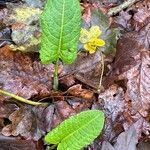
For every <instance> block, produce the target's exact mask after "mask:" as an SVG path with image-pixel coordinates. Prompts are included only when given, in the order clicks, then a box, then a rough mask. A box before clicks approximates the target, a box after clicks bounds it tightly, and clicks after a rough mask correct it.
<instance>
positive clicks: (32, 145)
mask: <svg viewBox="0 0 150 150" xmlns="http://www.w3.org/2000/svg"><path fill="white" fill-rule="evenodd" d="M0 146H1V147H0V150H6V149H7V150H44V147H43V146H41V144H40V142H33V141H32V140H21V139H17V138H13V137H5V136H2V135H1V136H0Z"/></svg>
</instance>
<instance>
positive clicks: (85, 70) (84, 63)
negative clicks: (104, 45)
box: [64, 51, 101, 90]
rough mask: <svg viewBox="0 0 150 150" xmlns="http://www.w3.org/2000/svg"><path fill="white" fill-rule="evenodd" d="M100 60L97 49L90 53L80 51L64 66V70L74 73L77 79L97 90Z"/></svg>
mask: <svg viewBox="0 0 150 150" xmlns="http://www.w3.org/2000/svg"><path fill="white" fill-rule="evenodd" d="M100 60H101V56H100V52H99V51H97V52H95V53H94V54H92V55H91V54H87V53H85V52H80V53H79V55H78V57H77V59H76V61H75V62H74V63H73V64H71V65H65V66H64V71H65V73H67V74H69V73H74V74H75V78H76V79H77V80H79V81H80V82H82V83H84V84H86V85H88V86H90V87H92V88H94V89H96V90H97V88H98V85H99V79H100V74H101V65H100Z"/></svg>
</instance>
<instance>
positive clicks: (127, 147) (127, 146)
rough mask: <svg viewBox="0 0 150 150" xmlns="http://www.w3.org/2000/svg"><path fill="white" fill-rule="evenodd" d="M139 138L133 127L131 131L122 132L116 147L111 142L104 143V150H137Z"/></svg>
mask: <svg viewBox="0 0 150 150" xmlns="http://www.w3.org/2000/svg"><path fill="white" fill-rule="evenodd" d="M137 143H138V138H137V134H136V130H135V127H134V126H131V127H130V128H129V130H127V131H125V132H122V133H121V134H120V135H119V136H118V138H117V141H116V143H115V144H114V146H112V145H111V144H110V143H109V142H103V145H102V150H136V144H137Z"/></svg>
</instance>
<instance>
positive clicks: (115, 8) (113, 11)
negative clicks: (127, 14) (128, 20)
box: [107, 0, 140, 16]
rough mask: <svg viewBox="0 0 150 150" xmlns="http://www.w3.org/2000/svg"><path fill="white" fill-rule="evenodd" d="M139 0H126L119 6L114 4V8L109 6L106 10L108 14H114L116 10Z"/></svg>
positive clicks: (118, 10)
mask: <svg viewBox="0 0 150 150" xmlns="http://www.w3.org/2000/svg"><path fill="white" fill-rule="evenodd" d="M138 1H140V0H128V1H125V2H124V3H122V4H121V5H119V6H116V7H114V8H111V9H110V10H109V11H108V13H107V14H108V16H113V15H116V14H117V13H118V12H120V11H121V10H123V9H125V8H127V7H129V6H131V5H133V4H134V3H136V2H138Z"/></svg>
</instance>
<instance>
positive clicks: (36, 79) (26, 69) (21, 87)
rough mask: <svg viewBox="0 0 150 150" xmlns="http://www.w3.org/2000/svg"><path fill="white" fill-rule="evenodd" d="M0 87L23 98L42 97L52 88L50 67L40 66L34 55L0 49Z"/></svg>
mask: <svg viewBox="0 0 150 150" xmlns="http://www.w3.org/2000/svg"><path fill="white" fill-rule="evenodd" d="M0 70H1V71H0V85H2V88H3V89H5V90H7V91H10V92H12V93H14V94H17V95H19V96H23V97H24V98H27V99H29V98H31V97H34V96H38V97H43V96H48V95H49V94H50V90H51V88H52V83H51V80H52V72H53V66H52V65H42V64H41V63H40V62H39V60H38V55H37V54H36V53H26V54H25V53H21V52H11V51H10V50H9V48H8V47H7V46H6V47H3V48H1V49H0Z"/></svg>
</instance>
